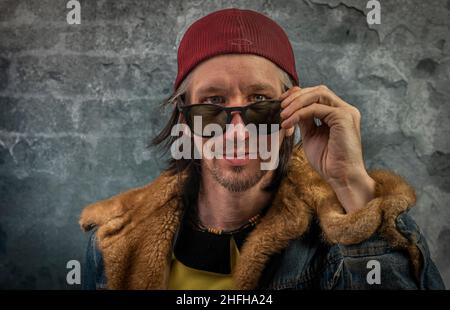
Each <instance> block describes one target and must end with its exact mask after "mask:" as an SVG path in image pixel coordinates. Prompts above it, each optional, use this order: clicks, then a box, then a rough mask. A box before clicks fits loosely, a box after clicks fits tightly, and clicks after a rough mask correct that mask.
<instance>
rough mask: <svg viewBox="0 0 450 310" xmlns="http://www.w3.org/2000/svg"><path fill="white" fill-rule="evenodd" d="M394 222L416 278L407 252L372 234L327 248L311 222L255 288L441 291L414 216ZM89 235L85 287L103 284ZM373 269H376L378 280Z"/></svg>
mask: <svg viewBox="0 0 450 310" xmlns="http://www.w3.org/2000/svg"><path fill="white" fill-rule="evenodd" d="M396 224H397V227H398V229H399V230H400V231H401V232H402V233H403V234H404V235H405V236H407V237H408V239H410V240H414V241H415V244H416V245H417V247H418V248H419V249H420V252H421V255H422V260H423V263H422V268H421V271H420V275H419V278H418V279H416V278H415V276H414V274H413V272H412V271H411V266H410V263H409V259H408V257H407V255H406V254H405V253H404V252H402V251H398V250H395V249H393V248H392V247H390V246H389V244H388V243H387V242H386V240H384V239H383V238H382V237H381V236H379V235H374V236H372V237H370V238H369V239H367V240H366V241H364V242H362V243H359V244H356V245H347V246H346V245H340V244H335V245H332V246H330V245H327V244H326V243H324V242H322V241H321V238H320V228H318V226H317V225H313V226H312V227H311V229H310V231H309V232H308V234H306V235H304V236H303V237H301V238H299V239H295V240H293V241H292V242H291V243H290V244H289V246H288V247H287V248H286V249H285V250H284V251H282V252H281V253H279V254H277V255H275V256H274V257H272V259H271V260H270V262H269V264H268V265H267V266H266V269H265V271H264V272H263V275H262V277H261V281H260V285H259V289H269V290H285V289H296V290H297V289H298V290H304V289H323V290H333V289H338V290H346V289H351V290H360V289H363V290H366V289H445V286H444V284H443V281H442V279H441V276H440V274H439V271H438V270H437V268H436V266H435V264H434V263H433V261H432V260H431V258H430V253H429V250H428V246H427V243H426V241H425V239H424V236H423V234H422V233H421V232H420V230H419V228H418V227H417V225H416V223H415V222H414V220H413V219H412V218H411V217H410V216H409V215H408V214H407V213H402V214H400V215H399V217H398V218H397V221H396ZM95 233H96V230H93V231H92V232H91V233H90V237H89V242H88V247H87V251H86V257H85V262H84V264H83V272H82V275H83V278H82V286H83V289H88V290H94V289H105V288H106V286H107V282H106V276H105V271H104V266H103V259H102V254H101V251H100V250H99V249H98V247H97V245H96V242H95V239H96V238H95ZM370 263H372V264H370ZM374 264H375V265H374ZM376 269H378V270H379V281H377V279H376V275H375V272H377V270H376ZM371 271H374V272H373V273H372V274H373V275H374V276H373V277H371V275H370V274H369V273H370V272H371ZM368 278H369V280H368ZM370 279H372V281H371V280H370ZM374 279H375V280H374Z"/></svg>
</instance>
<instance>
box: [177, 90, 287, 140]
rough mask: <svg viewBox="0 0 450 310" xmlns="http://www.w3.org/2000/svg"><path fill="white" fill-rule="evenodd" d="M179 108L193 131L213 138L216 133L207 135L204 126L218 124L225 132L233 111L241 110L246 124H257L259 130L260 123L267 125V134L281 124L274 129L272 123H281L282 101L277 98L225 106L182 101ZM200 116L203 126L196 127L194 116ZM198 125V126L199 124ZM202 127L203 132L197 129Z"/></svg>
mask: <svg viewBox="0 0 450 310" xmlns="http://www.w3.org/2000/svg"><path fill="white" fill-rule="evenodd" d="M177 107H178V110H179V111H180V113H182V114H183V116H184V118H185V120H186V123H187V125H188V126H189V128H190V129H191V131H192V132H193V133H194V134H195V135H197V136H201V137H204V138H211V137H212V136H214V134H211V135H205V134H204V130H203V129H204V128H205V127H206V126H208V125H209V124H217V125H219V126H220V127H221V128H222V132H225V130H226V125H227V124H230V123H231V119H232V118H233V114H232V112H239V114H240V115H241V118H242V120H243V121H244V124H245V125H248V124H255V125H256V128H257V130H259V129H260V127H259V125H266V126H264V127H266V128H267V130H266V132H265V133H266V134H268V135H270V134H271V133H273V132H276V131H278V130H279V126H274V127H276V130H273V128H272V126H271V125H272V124H278V125H279V124H280V121H281V117H280V111H281V101H280V100H276V99H268V100H261V101H256V102H252V103H250V104H248V105H245V106H240V107H224V106H222V105H217V104H209V103H199V104H189V105H182V103H181V102H179V103H178V104H177ZM196 116H200V117H201V120H202V126H201V128H195V127H196V126H194V117H196ZM197 127H198V126H197ZM198 129H200V130H201V132H196V131H195V130H198Z"/></svg>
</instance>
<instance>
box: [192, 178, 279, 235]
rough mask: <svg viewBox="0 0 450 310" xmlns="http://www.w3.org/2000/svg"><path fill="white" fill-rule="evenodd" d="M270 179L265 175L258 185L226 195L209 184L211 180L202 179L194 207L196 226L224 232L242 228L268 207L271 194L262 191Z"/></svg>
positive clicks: (218, 186)
mask: <svg viewBox="0 0 450 310" xmlns="http://www.w3.org/2000/svg"><path fill="white" fill-rule="evenodd" d="M272 175H273V174H272V173H267V174H266V175H265V176H264V177H263V178H262V179H261V180H260V182H259V183H257V184H256V185H255V186H253V187H252V188H250V189H248V190H246V191H242V192H230V191H229V190H227V189H226V188H225V187H223V186H222V185H220V184H219V183H218V182H216V181H215V180H213V179H212V176H208V175H202V185H201V189H200V192H199V195H198V205H197V206H198V217H199V220H200V222H201V223H202V224H203V225H204V226H206V227H211V228H216V229H221V230H225V231H230V230H234V229H238V228H239V227H241V226H242V225H245V224H246V223H247V222H248V220H249V219H250V218H252V217H253V216H255V215H257V214H259V213H261V211H262V210H263V209H264V207H266V206H267V205H268V204H269V203H270V200H271V198H272V196H273V193H269V192H266V191H264V190H263V188H264V187H265V186H266V185H267V184H268V182H269V181H270V180H271V178H272Z"/></svg>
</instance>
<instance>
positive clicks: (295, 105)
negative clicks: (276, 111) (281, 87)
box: [280, 88, 314, 119]
mask: <svg viewBox="0 0 450 310" xmlns="http://www.w3.org/2000/svg"><path fill="white" fill-rule="evenodd" d="M305 90H306V89H305ZM307 91H308V92H311V91H313V90H312V89H311V88H310V89H309V90H307ZM308 92H306V93H308ZM306 93H303V91H302V92H299V93H296V94H293V95H292V96H291V97H289V98H287V99H285V101H284V102H288V100H289V103H288V104H287V105H285V107H283V103H281V107H282V108H283V110H282V111H281V113H280V116H281V117H282V118H283V119H286V118H288V117H289V116H291V115H292V114H293V113H294V112H295V111H297V110H299V109H301V108H303V107H305V106H308V105H310V104H313V103H314V102H308V101H307V100H303V98H304V95H305V94H306ZM291 100H292V101H291Z"/></svg>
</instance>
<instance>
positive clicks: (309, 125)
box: [281, 110, 316, 137]
mask: <svg viewBox="0 0 450 310" xmlns="http://www.w3.org/2000/svg"><path fill="white" fill-rule="evenodd" d="M300 112H301V110H297V111H296V112H295V113H294V114H293V115H292V116H291V117H290V118H289V119H288V120H289V121H288V120H287V121H288V122H287V123H284V122H283V123H282V124H281V127H282V128H284V126H287V127H286V130H288V129H290V128H295V126H296V125H298V126H299V127H300V133H301V135H302V137H304V136H305V135H308V133H309V132H310V131H311V130H313V129H314V128H315V127H316V124H315V123H314V118H311V119H304V120H302V121H300Z"/></svg>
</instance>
